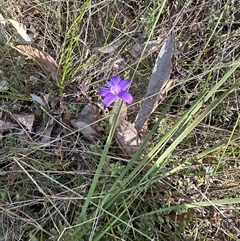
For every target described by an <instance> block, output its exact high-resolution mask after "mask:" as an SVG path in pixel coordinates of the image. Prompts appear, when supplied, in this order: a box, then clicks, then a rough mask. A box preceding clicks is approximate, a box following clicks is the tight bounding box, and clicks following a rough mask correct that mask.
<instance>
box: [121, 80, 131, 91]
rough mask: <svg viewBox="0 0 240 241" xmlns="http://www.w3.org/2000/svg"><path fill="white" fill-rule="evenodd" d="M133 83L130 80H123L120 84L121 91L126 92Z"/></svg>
mask: <svg viewBox="0 0 240 241" xmlns="http://www.w3.org/2000/svg"><path fill="white" fill-rule="evenodd" d="M130 84H131V82H130V81H129V80H125V79H124V80H122V81H121V82H120V83H119V87H120V88H121V90H126V89H127V88H128V87H129V86H130Z"/></svg>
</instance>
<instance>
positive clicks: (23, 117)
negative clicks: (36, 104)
mask: <svg viewBox="0 0 240 241" xmlns="http://www.w3.org/2000/svg"><path fill="white" fill-rule="evenodd" d="M13 117H14V118H15V120H16V121H17V122H19V123H20V124H22V125H24V126H25V127H26V128H27V130H28V131H32V127H33V122H34V120H35V115H34V114H26V113H22V114H15V115H13Z"/></svg>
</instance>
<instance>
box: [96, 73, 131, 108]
mask: <svg viewBox="0 0 240 241" xmlns="http://www.w3.org/2000/svg"><path fill="white" fill-rule="evenodd" d="M130 84H131V82H130V81H129V80H121V78H120V77H119V76H118V75H115V76H112V78H111V79H110V81H107V87H103V88H101V89H100V90H99V95H100V96H103V97H104V99H103V104H104V105H105V106H109V105H111V104H112V103H113V102H114V101H115V100H116V98H117V97H119V98H120V99H122V100H123V101H126V102H127V103H128V104H131V103H132V101H133V97H132V95H131V94H129V93H128V92H127V91H126V89H127V88H128V87H129V86H130Z"/></svg>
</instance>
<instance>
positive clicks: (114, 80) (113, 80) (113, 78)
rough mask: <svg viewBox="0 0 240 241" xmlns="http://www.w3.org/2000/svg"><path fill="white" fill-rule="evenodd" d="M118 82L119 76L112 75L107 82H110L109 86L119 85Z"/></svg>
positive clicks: (119, 80)
mask: <svg viewBox="0 0 240 241" xmlns="http://www.w3.org/2000/svg"><path fill="white" fill-rule="evenodd" d="M120 82H121V78H120V76H118V75H114V76H112V77H111V79H110V82H109V84H111V87H112V85H119V83H120Z"/></svg>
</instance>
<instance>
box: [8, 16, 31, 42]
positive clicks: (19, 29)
mask: <svg viewBox="0 0 240 241" xmlns="http://www.w3.org/2000/svg"><path fill="white" fill-rule="evenodd" d="M7 21H8V22H10V23H11V24H12V26H13V27H14V28H15V29H16V30H17V33H18V34H19V35H20V37H21V39H20V41H18V43H19V42H21V44H29V43H31V42H32V40H31V38H30V37H29V36H28V34H27V32H26V27H25V26H24V25H23V24H22V23H19V22H18V21H16V20H13V19H8V20H7Z"/></svg>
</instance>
